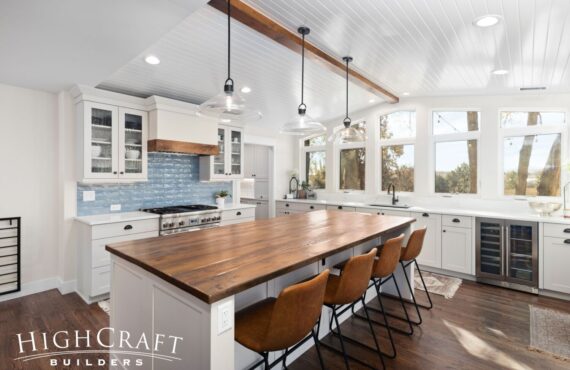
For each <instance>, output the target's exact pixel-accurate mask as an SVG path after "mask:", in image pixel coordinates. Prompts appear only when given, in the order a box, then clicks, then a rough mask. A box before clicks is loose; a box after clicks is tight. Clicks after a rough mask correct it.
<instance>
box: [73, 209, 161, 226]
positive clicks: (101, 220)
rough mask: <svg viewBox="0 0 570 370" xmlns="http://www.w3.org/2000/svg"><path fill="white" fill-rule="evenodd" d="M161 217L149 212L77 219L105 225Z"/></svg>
mask: <svg viewBox="0 0 570 370" xmlns="http://www.w3.org/2000/svg"><path fill="white" fill-rule="evenodd" d="M158 217H159V215H156V214H154V213H148V212H139V211H136V212H117V213H107V214H104V215H92V216H81V217H75V219H76V220H77V221H79V222H82V223H84V224H87V225H91V226H93V225H103V224H112V223H115V222H125V221H136V220H147V219H153V218H156V219H158Z"/></svg>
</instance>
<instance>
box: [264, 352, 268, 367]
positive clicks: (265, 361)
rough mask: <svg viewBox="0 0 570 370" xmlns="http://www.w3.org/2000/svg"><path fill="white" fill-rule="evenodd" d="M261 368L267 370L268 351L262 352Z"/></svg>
mask: <svg viewBox="0 0 570 370" xmlns="http://www.w3.org/2000/svg"><path fill="white" fill-rule="evenodd" d="M263 368H264V369H265V370H269V353H267V352H266V353H264V354H263Z"/></svg>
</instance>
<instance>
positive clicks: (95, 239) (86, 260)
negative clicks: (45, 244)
mask: <svg viewBox="0 0 570 370" xmlns="http://www.w3.org/2000/svg"><path fill="white" fill-rule="evenodd" d="M76 225H77V234H78V239H77V240H78V271H77V291H78V293H79V295H80V296H81V298H83V300H85V301H86V302H87V303H92V302H95V301H98V300H101V299H105V298H106V297H107V294H108V293H109V292H110V284H111V267H110V266H111V256H110V254H109V252H107V251H106V250H105V246H107V245H108V244H113V243H120V242H126V241H129V240H138V239H145V238H152V237H155V236H158V219H157V218H153V219H148V220H136V221H121V222H114V223H106V224H99V225H87V224H85V223H82V222H77V223H76Z"/></svg>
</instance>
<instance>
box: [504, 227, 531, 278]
mask: <svg viewBox="0 0 570 370" xmlns="http://www.w3.org/2000/svg"><path fill="white" fill-rule="evenodd" d="M506 230H507V236H506V239H507V248H506V249H507V261H506V269H507V277H508V280H512V281H514V282H517V283H519V284H520V283H522V284H527V285H533V286H536V285H537V284H536V283H537V282H538V276H537V272H538V270H537V265H538V263H537V260H538V258H537V244H536V242H537V238H536V225H534V224H530V223H529V224H524V223H521V224H519V223H517V224H507V228H506Z"/></svg>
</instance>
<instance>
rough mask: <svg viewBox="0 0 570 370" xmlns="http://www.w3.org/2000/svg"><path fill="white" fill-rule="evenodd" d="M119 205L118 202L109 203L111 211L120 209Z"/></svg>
mask: <svg viewBox="0 0 570 370" xmlns="http://www.w3.org/2000/svg"><path fill="white" fill-rule="evenodd" d="M120 210H121V205H120V204H111V211H120Z"/></svg>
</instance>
